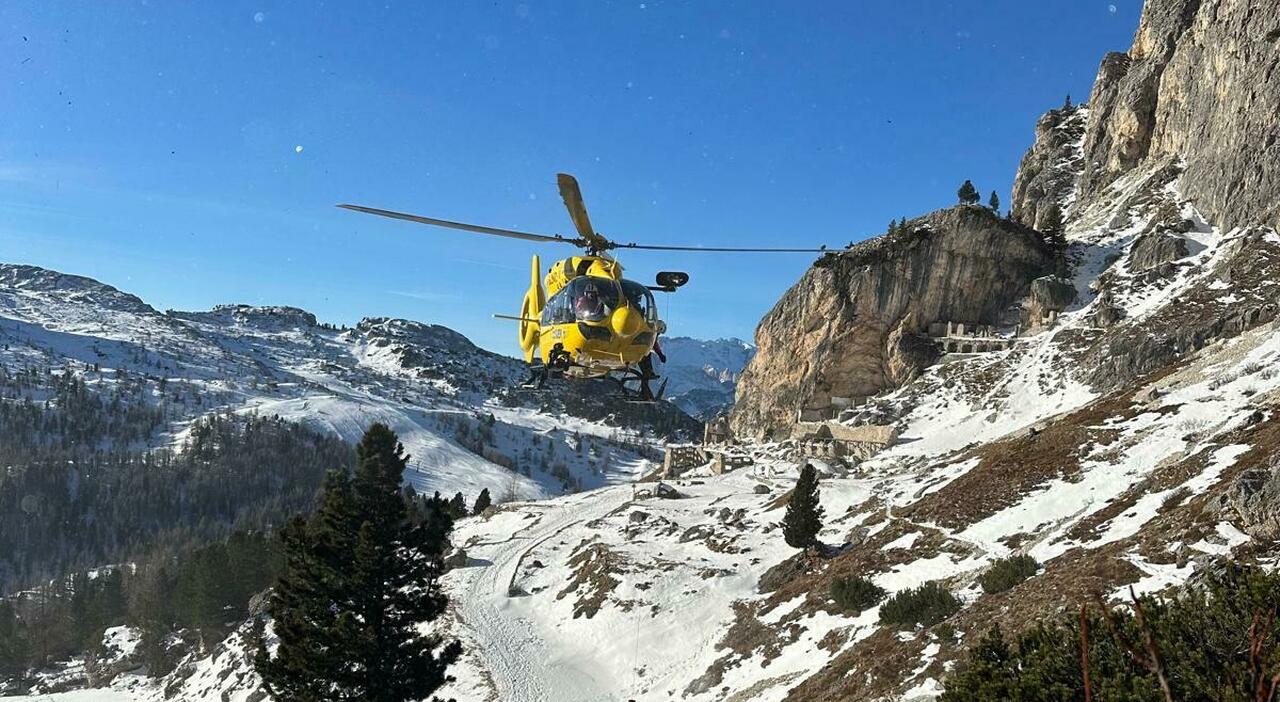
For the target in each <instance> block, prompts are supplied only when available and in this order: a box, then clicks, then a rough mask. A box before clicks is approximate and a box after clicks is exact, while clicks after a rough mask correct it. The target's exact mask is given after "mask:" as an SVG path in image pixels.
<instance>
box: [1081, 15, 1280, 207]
mask: <svg viewBox="0 0 1280 702" xmlns="http://www.w3.org/2000/svg"><path fill="white" fill-rule="evenodd" d="M1277 104H1280V7H1278V6H1277V4H1276V3H1275V2H1274V0H1155V1H1152V2H1148V3H1147V4H1146V6H1145V8H1144V9H1143V13H1142V21H1141V23H1140V24H1139V27H1138V32H1137V35H1136V36H1135V37H1134V42H1133V47H1132V48H1131V49H1130V50H1129V51H1128V53H1123V54H1121V53H1114V54H1109V55H1107V57H1106V58H1105V59H1103V61H1102V67H1101V69H1100V70H1099V72H1098V78H1097V81H1096V83H1095V84H1094V88H1093V92H1092V94H1091V95H1090V97H1089V107H1090V113H1091V114H1090V117H1089V122H1088V127H1087V129H1086V133H1085V140H1084V169H1083V172H1082V174H1081V178H1080V186H1081V196H1082V197H1084V198H1091V197H1095V196H1097V195H1098V194H1099V193H1101V192H1102V191H1103V189H1104V188H1106V187H1107V186H1108V185H1109V184H1111V183H1112V182H1113V181H1114V180H1115V179H1116V178H1118V177H1119V176H1121V175H1123V174H1125V173H1127V172H1130V171H1132V170H1133V169H1135V168H1137V167H1139V166H1140V165H1142V164H1144V163H1149V162H1152V161H1161V160H1163V161H1180V162H1181V163H1182V164H1184V165H1185V173H1186V175H1185V176H1184V178H1183V181H1182V190H1183V194H1184V195H1186V196H1187V197H1188V198H1190V199H1191V201H1192V202H1194V203H1195V205H1196V207H1197V209H1199V210H1200V211H1201V212H1203V213H1204V214H1205V215H1206V216H1207V217H1208V218H1209V219H1210V220H1211V221H1213V222H1214V223H1215V224H1217V225H1219V226H1220V227H1222V228H1223V229H1224V230H1229V229H1231V228H1234V227H1236V226H1240V225H1243V224H1267V225H1275V224H1276V222H1277V218H1280V199H1277V197H1276V193H1277V192H1278V191H1280V122H1278V121H1277V120H1276V118H1275V106H1276V105H1277Z"/></svg>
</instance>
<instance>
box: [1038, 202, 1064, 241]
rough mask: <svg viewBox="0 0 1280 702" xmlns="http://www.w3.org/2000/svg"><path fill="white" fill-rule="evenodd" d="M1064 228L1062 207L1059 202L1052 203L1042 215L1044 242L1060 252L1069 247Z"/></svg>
mask: <svg viewBox="0 0 1280 702" xmlns="http://www.w3.org/2000/svg"><path fill="white" fill-rule="evenodd" d="M1064 228H1065V224H1064V223H1063V221H1062V208H1061V207H1058V205H1057V203H1053V204H1050V205H1049V207H1048V209H1047V210H1045V213H1044V214H1043V215H1041V216H1040V231H1041V232H1042V233H1043V234H1044V243H1046V244H1048V245H1049V246H1050V247H1051V248H1053V249H1054V250H1055V251H1057V252H1059V253H1061V252H1062V251H1063V250H1064V249H1066V247H1067V238H1066V235H1065V233H1064Z"/></svg>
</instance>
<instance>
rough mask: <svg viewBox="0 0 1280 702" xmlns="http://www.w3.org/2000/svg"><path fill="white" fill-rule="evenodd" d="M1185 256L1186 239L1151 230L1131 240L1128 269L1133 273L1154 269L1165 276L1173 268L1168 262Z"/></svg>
mask: <svg viewBox="0 0 1280 702" xmlns="http://www.w3.org/2000/svg"><path fill="white" fill-rule="evenodd" d="M1186 257H1187V240H1186V239H1184V238H1182V237H1180V236H1174V235H1171V234H1167V233H1165V232H1151V233H1149V234H1143V235H1142V236H1140V237H1138V238H1137V240H1135V241H1134V242H1133V248H1131V249H1130V250H1129V270H1130V271H1131V272H1133V273H1145V272H1147V271H1156V272H1157V273H1158V274H1159V275H1160V276H1163V277H1167V276H1168V275H1169V274H1170V273H1171V272H1172V270H1173V266H1171V265H1169V264H1171V263H1172V262H1174V261H1177V260H1178V259H1181V258H1186Z"/></svg>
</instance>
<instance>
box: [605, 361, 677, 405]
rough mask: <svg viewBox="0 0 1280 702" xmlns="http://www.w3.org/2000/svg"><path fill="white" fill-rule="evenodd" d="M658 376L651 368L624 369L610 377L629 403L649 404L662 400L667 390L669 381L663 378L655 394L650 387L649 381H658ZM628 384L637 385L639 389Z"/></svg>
mask: <svg viewBox="0 0 1280 702" xmlns="http://www.w3.org/2000/svg"><path fill="white" fill-rule="evenodd" d="M657 378H658V376H657V375H656V374H655V373H654V372H653V370H652V369H651V368H647V367H642V368H639V369H636V368H623V369H619V370H617V371H614V372H613V373H611V374H610V375H609V379H610V380H612V381H613V382H615V383H617V384H618V388H619V389H620V390H621V391H622V397H623V399H624V400H626V401H627V402H637V403H643V404H649V403H653V402H658V401H660V400H662V394H663V393H664V392H666V390H667V379H666V378H663V380H662V384H661V385H659V386H658V391H657V392H656V393H655V392H654V391H653V388H652V387H651V386H650V385H649V381H651V380H656V379H657ZM628 383H636V384H637V385H638V387H637V388H635V389H632V388H630V387H628V385H627V384H628Z"/></svg>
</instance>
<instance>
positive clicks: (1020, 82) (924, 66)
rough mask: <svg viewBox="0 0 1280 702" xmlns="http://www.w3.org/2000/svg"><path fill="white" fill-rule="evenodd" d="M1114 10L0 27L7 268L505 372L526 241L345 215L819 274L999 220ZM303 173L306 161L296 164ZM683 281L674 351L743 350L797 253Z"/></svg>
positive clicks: (662, 261)
mask: <svg viewBox="0 0 1280 702" xmlns="http://www.w3.org/2000/svg"><path fill="white" fill-rule="evenodd" d="M1140 9H1141V6H1140V2H1138V1H1137V0H1109V1H1104V2H1094V1H1093V0H1037V1H1036V2H1025V0H1000V1H987V2H955V3H949V2H935V1H930V0H899V1H896V2H854V1H852V0H850V1H847V2H794V3H793V2H786V3H784V2H767V3H766V2H751V3H745V2H742V3H739V2H710V1H707V2H679V3H676V2H657V1H654V0H642V1H640V0H631V1H628V2H597V1H585V0H584V1H582V2H546V3H543V2H505V1H498V2H400V1H395V2H377V3H373V2H368V3H366V2H328V3H314V2H298V3H280V2H235V1H225V2H205V3H187V2H182V3H179V2H167V1H160V0H153V1H152V2H137V3H129V2H101V3H53V2H45V1H44V0H31V1H27V0H16V1H15V0H9V1H8V2H6V3H4V4H3V5H2V6H0V104H2V105H3V106H4V113H5V117H4V119H2V120H0V260H2V261H6V262H23V263H33V264H37V265H43V266H48V267H52V268H57V269H60V270H64V271H67V272H74V273H79V274H83V275H89V276H93V277H96V278H98V279H100V280H103V281H105V282H108V283H111V284H113V285H116V286H117V287H120V288H122V289H125V290H128V291H130V292H134V293H136V294H138V295H140V296H142V297H143V298H144V299H145V300H147V301H148V302H150V303H151V304H152V305H154V306H156V307H157V308H161V309H165V308H174V309H205V308H208V307H210V306H212V305H214V304H218V303H223V302H245V303H251V304H289V305H297V306H300V307H305V308H307V309H309V310H312V311H314V312H315V313H316V314H317V315H318V316H319V317H320V318H321V319H323V320H326V321H331V322H335V323H346V324H352V323H354V322H356V321H357V320H358V319H359V318H361V317H363V316H382V315H391V316H400V317H407V318H412V319H420V320H423V321H430V322H436V323H441V324H445V325H448V326H450V327H453V328H455V329H457V330H459V331H461V332H463V333H465V334H467V335H468V336H470V337H471V338H472V339H473V340H475V341H476V342H477V343H480V344H481V345H483V346H485V347H488V348H491V349H494V350H497V351H501V352H505V353H515V352H516V344H515V332H514V329H512V328H511V327H510V326H509V325H510V324H511V323H508V322H502V321H498V320H493V319H491V317H490V315H491V313H493V312H504V313H511V312H513V311H514V310H515V309H518V307H519V301H520V297H521V295H522V294H523V291H524V288H525V287H526V286H527V281H528V267H529V257H530V256H531V255H532V254H533V253H535V252H536V253H541V254H542V256H543V258H544V260H548V259H550V258H554V257H555V256H556V255H557V254H568V253H572V252H571V251H568V250H565V251H560V250H557V249H556V248H554V247H545V246H544V247H541V248H539V247H537V246H535V245H530V244H526V243H525V242H520V241H509V240H488V239H486V238H484V237H479V236H475V235H470V234H466V233H462V232H452V231H449V230H438V229H433V228H427V227H422V226H415V225H411V224H406V223H400V222H394V221H389V220H385V221H384V220H380V219H377V218H373V217H369V216H366V215H359V214H355V213H351V212H346V211H342V210H338V209H335V208H334V207H333V205H334V204H335V203H338V202H356V203H361V204H366V205H372V206H375V207H386V208H391V209H403V210H409V211H413V212H417V213H421V214H426V215H430V216H436V217H442V218H447V219H458V220H464V221H473V222H477V223H482V224H489V225H493V226H512V227H517V228H522V229H526V230H529V231H539V232H547V233H569V232H570V224H569V220H568V217H567V215H566V214H565V212H564V209H563V207H562V206H561V204H560V201H559V198H558V196H557V194H556V188H555V173H556V172H557V171H568V172H571V173H574V174H576V175H577V176H578V178H579V180H580V181H581V183H582V188H583V191H584V194H585V197H586V200H587V204H588V207H589V209H590V211H591V215H592V219H593V220H594V223H595V225H596V227H597V228H598V229H599V230H600V231H601V232H603V233H605V234H606V235H608V236H611V237H614V238H617V239H620V240H636V241H643V242H648V243H658V244H692V245H707V246H713V245H721V246H723V245H759V246H792V245H795V246H800V245H809V244H815V245H816V244H827V245H832V246H835V245H843V244H845V243H847V242H849V241H851V240H852V241H856V240H860V239H863V238H866V237H867V236H873V235H875V234H878V233H880V232H882V231H883V230H884V228H885V225H886V224H887V222H888V221H889V220H890V219H892V218H897V217H900V216H912V215H916V214H921V213H924V212H927V211H929V210H932V209H936V208H938V207H943V206H947V205H949V204H951V203H952V202H953V201H954V199H955V190H956V187H957V186H958V184H959V183H960V182H961V181H962V180H964V179H965V178H971V179H973V181H974V182H975V183H976V184H977V185H978V187H979V188H981V189H982V191H983V198H984V201H985V198H986V195H987V193H988V192H989V191H990V190H992V189H995V190H996V191H998V193H999V194H1000V197H1001V199H1002V200H1003V201H1004V202H1005V203H1006V204H1007V202H1008V199H1009V198H1008V192H1009V188H1010V185H1011V183H1012V179H1013V175H1014V171H1015V169H1016V167H1017V163H1018V160H1019V159H1020V158H1021V155H1022V152H1023V151H1024V150H1025V149H1026V147H1027V146H1028V145H1029V143H1030V140H1031V138H1032V133H1033V128H1034V125H1035V120H1036V118H1037V117H1038V116H1039V115H1040V114H1041V113H1042V112H1043V111H1044V110H1046V109H1048V108H1050V107H1055V106H1058V105H1060V104H1061V103H1062V100H1063V97H1064V95H1065V94H1066V93H1071V94H1072V95H1073V96H1075V97H1076V98H1077V99H1084V98H1085V97H1086V96H1087V95H1088V91H1089V88H1090V86H1091V84H1092V81H1093V77H1094V73H1095V71H1096V69H1097V66H1098V63H1099V61H1100V60H1101V58H1102V55H1103V53H1104V52H1106V51H1111V50H1125V49H1127V48H1128V45H1129V43H1130V41H1131V39H1132V36H1133V32H1134V29H1135V28H1136V26H1137V19H1138V13H1139V12H1140ZM298 147H301V149H299V148H298ZM623 262H624V264H626V265H627V267H628V269H629V271H630V272H631V275H632V277H635V278H637V279H640V280H644V281H646V282H647V281H649V280H650V279H651V278H652V275H653V273H654V272H655V271H656V270H660V269H683V270H687V271H689V272H690V274H691V276H692V282H691V283H690V284H689V285H688V286H687V287H686V288H685V289H684V290H682V291H681V292H680V293H679V294H678V295H673V296H664V297H665V298H666V299H665V300H660V304H662V305H663V307H664V310H663V311H664V316H665V317H667V318H668V321H669V323H670V324H671V331H672V333H673V334H687V335H691V336H698V337H707V338H710V337H720V336H739V337H742V338H747V339H749V338H751V335H752V334H753V332H754V329H755V325H756V323H757V322H758V321H759V319H760V317H761V315H762V314H764V313H765V312H766V311H767V310H768V309H769V308H770V307H771V306H772V304H773V302H774V301H775V300H776V299H777V298H778V296H779V295H780V294H781V293H782V292H783V291H784V290H785V289H786V288H787V287H789V286H790V285H791V284H792V283H794V282H795V280H796V279H797V278H798V277H799V275H800V274H801V273H802V272H803V271H804V269H805V268H806V267H807V266H808V265H809V263H811V262H812V258H811V257H806V256H803V255H786V256H770V257H765V256H760V255H752V254H740V255H736V256H712V255H708V254H689V255H686V256H672V255H660V254H642V253H633V254H629V255H626V256H624V257H623Z"/></svg>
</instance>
